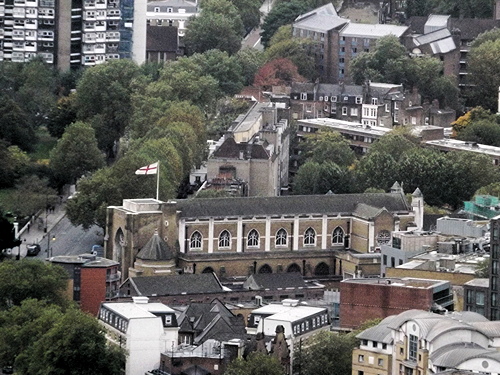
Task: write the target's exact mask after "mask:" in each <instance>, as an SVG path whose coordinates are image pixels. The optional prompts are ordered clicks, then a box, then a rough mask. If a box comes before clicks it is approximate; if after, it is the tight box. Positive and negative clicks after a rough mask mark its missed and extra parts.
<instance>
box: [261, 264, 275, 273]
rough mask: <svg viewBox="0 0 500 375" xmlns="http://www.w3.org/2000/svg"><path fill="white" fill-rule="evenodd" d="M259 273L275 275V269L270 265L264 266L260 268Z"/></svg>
mask: <svg viewBox="0 0 500 375" xmlns="http://www.w3.org/2000/svg"><path fill="white" fill-rule="evenodd" d="M259 273H273V269H272V268H271V266H270V265H269V264H264V265H263V266H262V267H260V268H259Z"/></svg>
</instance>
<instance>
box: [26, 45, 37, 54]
mask: <svg viewBox="0 0 500 375" xmlns="http://www.w3.org/2000/svg"><path fill="white" fill-rule="evenodd" d="M36 51H37V49H36V44H35V45H28V44H26V45H25V46H24V52H36Z"/></svg>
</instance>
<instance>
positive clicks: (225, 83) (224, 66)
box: [190, 49, 244, 96]
mask: <svg viewBox="0 0 500 375" xmlns="http://www.w3.org/2000/svg"><path fill="white" fill-rule="evenodd" d="M190 58H191V59H192V60H193V61H194V62H195V63H196V64H198V65H199V66H200V68H201V69H202V71H203V72H204V74H207V75H210V76H212V77H213V78H215V79H216V80H217V82H218V83H219V91H220V95H226V96H233V95H234V94H238V93H239V92H240V91H241V89H242V88H243V79H244V78H243V73H242V69H241V65H240V64H239V63H238V61H237V59H236V58H235V57H234V56H229V55H228V53H227V52H223V51H219V50H216V49H212V50H208V51H205V52H204V53H201V54H200V53H196V54H194V55H193V56H191V57H190Z"/></svg>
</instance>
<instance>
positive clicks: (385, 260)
mask: <svg viewBox="0 0 500 375" xmlns="http://www.w3.org/2000/svg"><path fill="white" fill-rule="evenodd" d="M382 259H383V263H384V266H387V255H386V254H384V255H383V256H382Z"/></svg>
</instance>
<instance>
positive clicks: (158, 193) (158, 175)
mask: <svg viewBox="0 0 500 375" xmlns="http://www.w3.org/2000/svg"><path fill="white" fill-rule="evenodd" d="M159 197H160V161H159V160H158V168H157V169H156V200H157V201H159V200H160V198H159Z"/></svg>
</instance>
